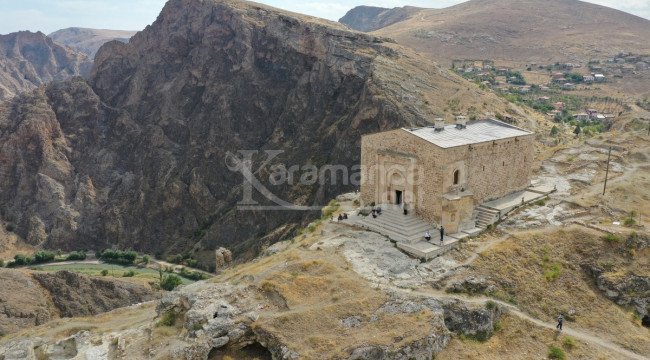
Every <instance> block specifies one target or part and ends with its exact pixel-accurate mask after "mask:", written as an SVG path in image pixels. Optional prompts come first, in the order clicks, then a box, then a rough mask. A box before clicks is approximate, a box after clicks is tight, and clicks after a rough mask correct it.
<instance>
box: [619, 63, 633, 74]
mask: <svg viewBox="0 0 650 360" xmlns="http://www.w3.org/2000/svg"><path fill="white" fill-rule="evenodd" d="M621 72H622V73H624V74H631V73H633V72H634V65H625V66H623V67H622V68H621Z"/></svg>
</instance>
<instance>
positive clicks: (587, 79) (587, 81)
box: [582, 75, 595, 84]
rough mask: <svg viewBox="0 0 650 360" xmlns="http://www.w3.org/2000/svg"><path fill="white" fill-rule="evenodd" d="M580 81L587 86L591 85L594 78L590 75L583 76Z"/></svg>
mask: <svg viewBox="0 0 650 360" xmlns="http://www.w3.org/2000/svg"><path fill="white" fill-rule="evenodd" d="M582 80H583V81H584V82H585V83H587V84H591V83H592V82H594V80H595V78H594V77H593V76H591V75H585V76H583V77H582Z"/></svg>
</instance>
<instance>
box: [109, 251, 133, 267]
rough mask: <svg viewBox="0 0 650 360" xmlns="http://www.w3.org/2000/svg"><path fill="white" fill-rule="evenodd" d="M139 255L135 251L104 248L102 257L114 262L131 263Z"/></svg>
mask: <svg viewBox="0 0 650 360" xmlns="http://www.w3.org/2000/svg"><path fill="white" fill-rule="evenodd" d="M137 257H138V253H136V252H135V251H119V250H117V251H115V250H104V252H102V254H101V257H100V259H101V260H102V261H104V262H107V263H112V264H120V265H131V264H133V263H134V262H135V259H137Z"/></svg>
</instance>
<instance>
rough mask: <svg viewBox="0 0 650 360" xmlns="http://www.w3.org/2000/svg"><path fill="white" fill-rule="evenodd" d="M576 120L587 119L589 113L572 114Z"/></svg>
mask: <svg viewBox="0 0 650 360" xmlns="http://www.w3.org/2000/svg"><path fill="white" fill-rule="evenodd" d="M573 117H574V118H575V119H576V120H589V114H587V113H578V114H575V115H573Z"/></svg>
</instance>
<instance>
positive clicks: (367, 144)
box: [361, 129, 534, 223]
mask: <svg viewBox="0 0 650 360" xmlns="http://www.w3.org/2000/svg"><path fill="white" fill-rule="evenodd" d="M516 139H517V140H515V138H509V139H503V140H498V141H494V142H484V143H478V144H472V145H465V146H458V147H453V148H446V149H443V148H440V147H438V146H436V145H434V144H432V143H430V142H428V141H426V140H423V139H421V138H419V137H417V136H415V135H413V134H409V133H408V132H407V131H404V130H401V129H397V130H392V131H387V132H382V133H378V134H372V135H366V136H363V137H362V140H361V165H362V185H361V199H362V201H363V203H364V204H370V203H371V202H373V201H374V202H378V200H379V201H380V200H381V199H378V198H377V194H376V192H377V189H376V181H377V180H378V179H376V174H375V170H374V168H373V165H375V164H376V162H377V159H378V158H379V156H378V154H380V153H382V154H383V153H390V154H391V156H400V154H402V156H404V157H408V156H411V157H415V158H416V159H417V160H416V161H415V162H416V163H417V165H418V167H417V169H418V170H417V171H416V173H415V174H412V175H413V177H414V180H415V181H416V184H415V185H414V186H413V189H414V191H413V192H414V194H413V196H414V199H412V201H411V203H410V205H412V206H411V209H415V210H416V213H417V214H418V215H419V216H421V217H423V218H424V219H426V220H428V221H430V222H437V223H439V222H440V221H441V216H442V199H441V196H442V195H443V194H444V193H448V192H450V191H452V190H453V189H454V186H453V185H454V184H453V181H454V171H455V170H459V171H460V176H459V180H460V181H459V184H458V185H457V186H456V188H457V189H465V190H469V191H471V192H472V193H473V194H474V205H477V204H478V203H480V202H482V201H485V200H490V199H493V198H498V197H501V196H503V195H507V194H509V193H511V192H513V191H517V190H521V189H523V188H525V187H526V186H528V183H529V176H530V172H531V166H530V164H531V163H532V160H533V141H534V136H533V135H532V134H531V135H526V136H520V137H517V138H516ZM384 176H385V175H384Z"/></svg>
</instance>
